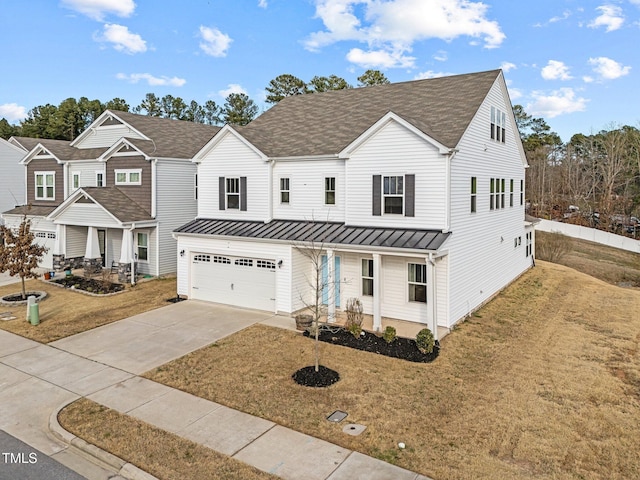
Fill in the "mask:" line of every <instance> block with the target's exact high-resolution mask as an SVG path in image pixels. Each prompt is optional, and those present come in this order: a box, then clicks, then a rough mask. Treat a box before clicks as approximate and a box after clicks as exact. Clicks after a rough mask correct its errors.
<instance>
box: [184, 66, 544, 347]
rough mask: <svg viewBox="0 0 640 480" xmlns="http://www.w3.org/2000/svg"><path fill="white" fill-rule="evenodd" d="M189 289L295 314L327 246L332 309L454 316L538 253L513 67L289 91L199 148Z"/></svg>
mask: <svg viewBox="0 0 640 480" xmlns="http://www.w3.org/2000/svg"><path fill="white" fill-rule="evenodd" d="M194 161H195V162H196V163H197V165H198V176H199V181H200V189H201V194H200V195H199V197H198V213H197V218H196V219H195V220H193V221H192V222H190V223H188V224H186V225H184V226H182V227H180V228H179V229H177V230H176V232H175V234H174V235H175V236H176V238H177V239H178V250H179V252H180V255H179V257H178V293H179V294H181V295H186V296H188V297H190V298H196V299H202V300H209V301H213V302H220V303H227V304H231V305H239V306H244V307H251V308H256V309H261V310H269V311H273V312H285V313H292V312H296V311H298V310H300V309H302V308H303V307H304V306H305V304H308V303H309V299H311V298H312V297H313V291H312V287H311V286H310V285H309V283H308V280H309V279H312V278H314V268H313V266H312V264H311V262H310V260H309V258H308V256H305V255H304V249H305V248H318V246H321V247H322V249H323V251H324V258H323V260H322V287H323V288H322V290H323V292H322V293H323V295H322V296H323V301H324V303H326V304H327V310H328V314H329V317H330V318H331V316H332V315H334V314H335V312H336V311H337V310H338V309H340V308H344V306H345V304H346V301H347V300H348V299H349V298H352V297H356V298H358V299H360V300H361V302H362V304H363V307H364V311H365V313H367V314H371V315H372V316H373V326H374V328H375V329H378V330H379V329H381V328H384V322H385V319H387V318H388V319H394V320H405V321H409V322H416V323H418V324H422V325H427V326H428V327H429V328H431V330H432V331H433V332H434V333H435V334H436V335H437V332H438V329H440V330H442V329H444V330H447V329H450V328H451V327H452V326H453V325H454V324H455V323H456V322H458V321H459V320H460V319H461V318H463V317H464V316H466V315H468V314H469V313H470V312H472V311H474V310H475V309H477V308H478V307H479V306H480V305H481V304H482V303H483V302H486V301H487V300H488V299H490V298H491V297H492V296H493V295H495V294H496V293H497V292H498V291H500V290H501V289H502V288H504V287H505V286H507V285H508V284H509V283H510V282H512V281H513V280H514V279H515V278H517V277H518V276H519V275H521V274H522V273H523V272H525V271H526V270H527V269H528V268H530V267H531V265H532V260H533V256H532V242H533V228H532V226H531V224H530V223H529V222H526V221H525V216H524V194H525V193H524V178H525V168H526V167H527V161H526V158H525V155H524V150H523V148H522V143H521V141H520V136H519V134H518V129H517V126H516V123H515V118H514V116H513V112H512V107H511V102H510V100H509V95H508V92H507V87H506V84H505V81H504V77H503V75H502V72H501V71H499V70H493V71H489V72H480V73H474V74H467V75H456V76H451V77H443V78H434V79H428V80H417V81H412V82H404V83H396V84H390V85H380V86H372V87H365V88H355V89H349V90H340V91H335V92H325V93H314V94H313V95H296V96H292V97H288V98H285V99H284V100H282V101H281V102H279V103H278V104H277V105H276V106H274V107H273V108H271V109H270V110H268V111H266V112H265V113H264V114H262V115H261V116H260V117H258V118H257V119H255V120H254V121H253V122H251V123H250V124H248V125H247V126H245V127H234V126H231V125H227V126H225V127H223V128H222V129H221V130H220V132H218V133H217V134H216V135H215V136H214V137H213V138H212V139H211V141H210V142H209V143H208V144H207V145H206V146H205V147H204V148H203V149H202V150H201V151H200V152H198V153H197V154H196V155H195V157H194Z"/></svg>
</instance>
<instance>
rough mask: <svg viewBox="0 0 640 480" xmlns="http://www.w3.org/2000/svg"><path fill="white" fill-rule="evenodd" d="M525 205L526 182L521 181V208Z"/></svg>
mask: <svg viewBox="0 0 640 480" xmlns="http://www.w3.org/2000/svg"><path fill="white" fill-rule="evenodd" d="M522 205H524V180H520V206H522Z"/></svg>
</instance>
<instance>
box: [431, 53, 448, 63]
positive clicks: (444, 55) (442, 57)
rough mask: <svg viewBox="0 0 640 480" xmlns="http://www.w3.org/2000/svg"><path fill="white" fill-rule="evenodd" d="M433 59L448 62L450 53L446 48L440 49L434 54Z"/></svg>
mask: <svg viewBox="0 0 640 480" xmlns="http://www.w3.org/2000/svg"><path fill="white" fill-rule="evenodd" d="M433 59H434V60H437V61H439V62H446V61H447V60H448V59H449V54H448V53H447V52H446V51H444V50H438V51H437V52H436V53H435V54H434V55H433Z"/></svg>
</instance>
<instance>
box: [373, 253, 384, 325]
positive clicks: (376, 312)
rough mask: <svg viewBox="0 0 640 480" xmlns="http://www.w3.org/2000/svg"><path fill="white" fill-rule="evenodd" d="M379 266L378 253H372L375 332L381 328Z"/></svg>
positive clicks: (380, 280)
mask: <svg viewBox="0 0 640 480" xmlns="http://www.w3.org/2000/svg"><path fill="white" fill-rule="evenodd" d="M381 270H382V269H381V268H380V254H379V253H374V254H373V329H374V330H375V331H376V332H379V331H381V330H382V313H381V308H380V304H381V303H382V298H381V295H380V292H381V291H382V288H380V286H381V283H382V278H381V274H380V272H381Z"/></svg>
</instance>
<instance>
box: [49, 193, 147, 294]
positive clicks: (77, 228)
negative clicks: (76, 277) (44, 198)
mask: <svg viewBox="0 0 640 480" xmlns="http://www.w3.org/2000/svg"><path fill="white" fill-rule="evenodd" d="M47 218H48V219H49V220H50V221H51V222H52V223H53V224H54V225H55V228H56V242H55V245H54V249H53V263H54V269H56V270H65V269H68V268H83V269H84V270H85V272H86V273H87V274H92V273H95V272H97V271H100V270H102V268H110V269H111V268H113V269H117V271H118V276H119V280H120V281H121V282H129V281H131V275H132V271H133V272H135V273H136V274H137V273H144V274H150V275H157V273H156V272H157V248H156V245H157V222H156V221H155V220H154V219H153V218H152V217H151V216H150V214H149V213H148V212H146V211H145V210H144V209H142V208H141V207H140V206H138V205H137V204H135V202H133V201H132V200H131V199H130V198H129V197H127V196H126V195H125V194H124V193H123V192H121V191H120V190H119V189H117V188H102V187H87V188H81V189H78V190H77V191H76V192H74V193H73V194H72V195H71V196H69V197H68V198H67V199H66V200H65V201H64V202H63V203H62V204H61V205H60V206H58V207H57V208H56V209H55V210H54V211H53V212H51V214H49V216H48V217H47ZM136 267H137V268H136Z"/></svg>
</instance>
